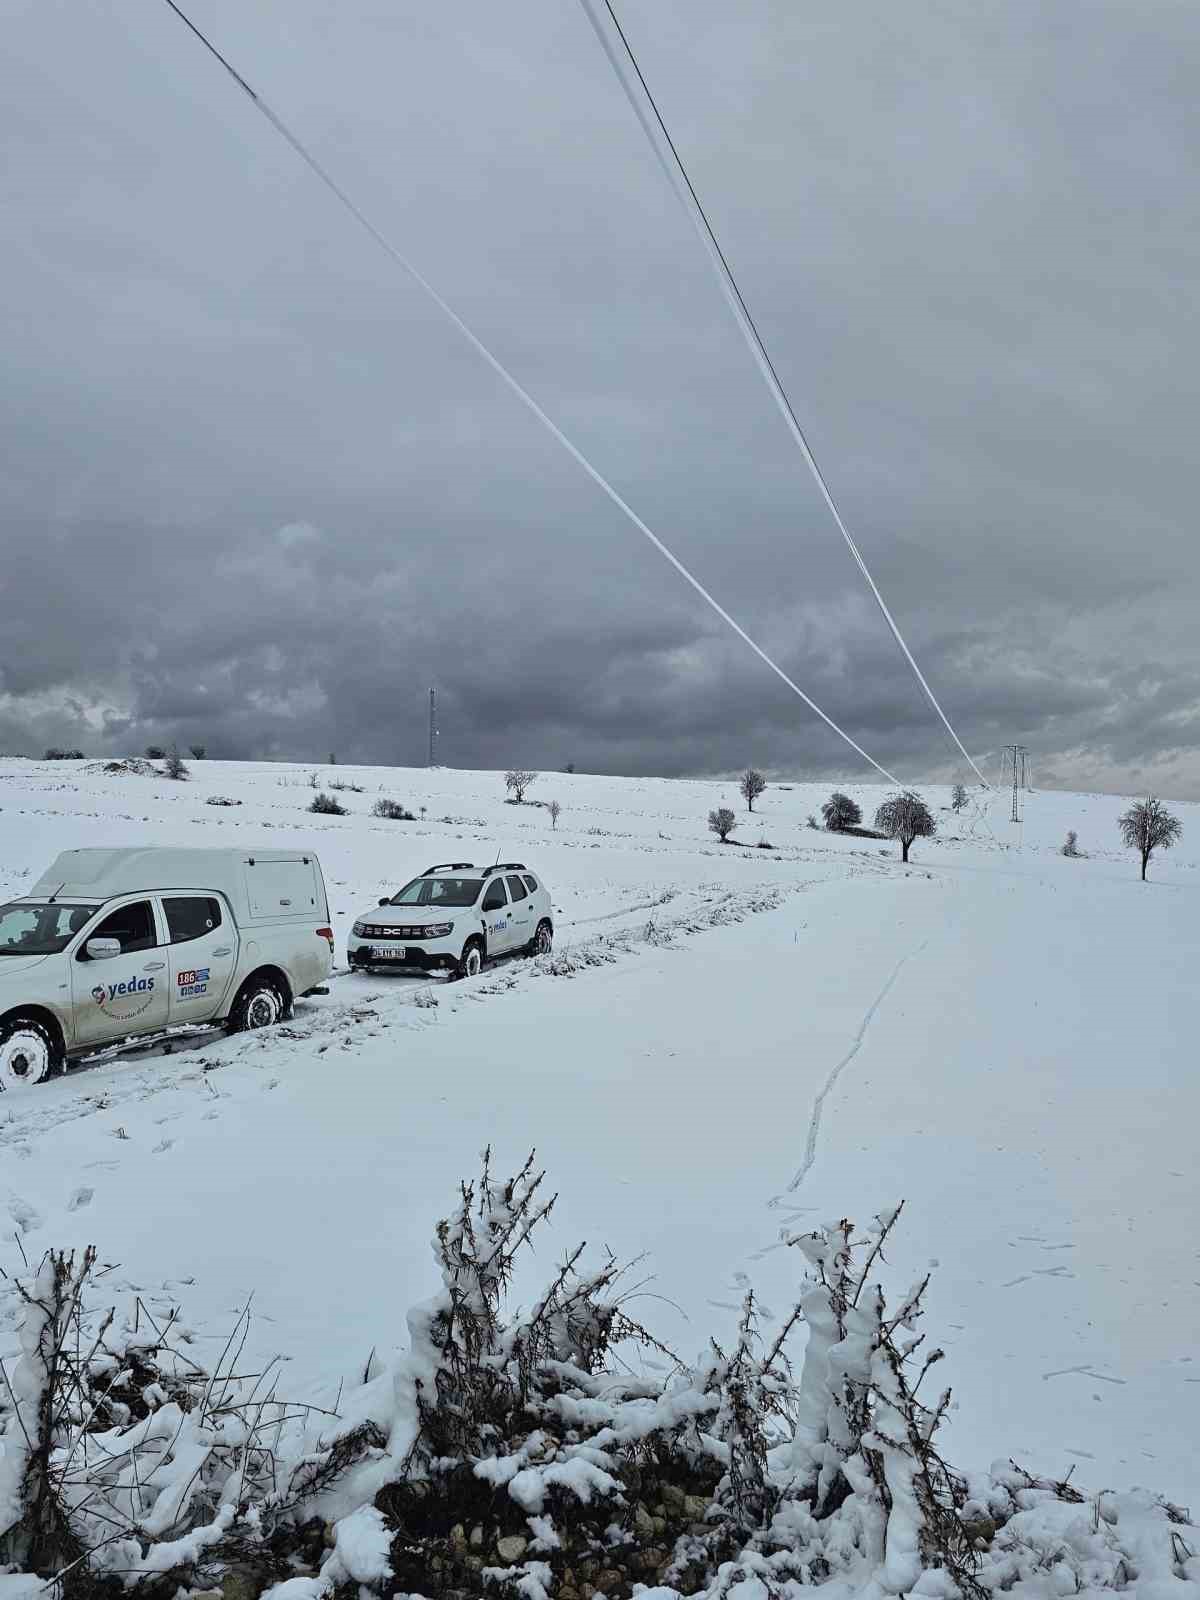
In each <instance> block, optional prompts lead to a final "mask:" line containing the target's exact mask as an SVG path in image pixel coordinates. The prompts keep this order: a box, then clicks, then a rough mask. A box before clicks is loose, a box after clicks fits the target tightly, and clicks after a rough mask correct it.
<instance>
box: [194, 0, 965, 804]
mask: <svg viewBox="0 0 1200 1600" xmlns="http://www.w3.org/2000/svg"><path fill="white" fill-rule="evenodd" d="M165 3H166V4H167V5H168V6H169V7H170V9H171V10H172V11H173V12H174V13H175V15H176V16H177V17H178V18H179V20H180V21H181V22H183V23H186V25H187V27H188V28H189V29H190V30H191V32H192V33H193V34H194V35H195V36H196V38H197V39H198V40H199V41H200V43H201V44H202V45H203V46H204V47H205V49H206V50H207V51H208V52H209V54H210V55H212V56H213V57H214V59H215V60H217V61H218V62H220V64H221V66H222V67H224V69H225V71H226V72H227V73H228V74H229V76H230V77H231V78H232V79H233V81H234V82H235V83H236V84H237V86H238V88H239V89H241V90H243V91H244V93H245V94H246V95H248V96H249V98H250V100H251V102H252V104H253V105H254V106H255V108H256V109H257V110H258V111H261V112H262V114H263V116H264V117H265V118H266V119H267V121H268V122H269V123H270V124H271V126H272V127H273V128H274V129H275V131H276V133H278V134H279V136H280V137H281V138H282V139H284V140H285V141H286V142H287V143H288V144H289V145H290V146H291V147H292V149H293V150H294V151H295V152H296V154H297V155H298V156H299V157H300V159H301V161H303V162H304V164H305V166H307V167H308V168H309V170H310V171H311V172H312V173H313V174H314V176H316V177H317V178H319V179H320V181H321V182H322V183H323V184H324V185H325V187H326V188H327V189H328V190H329V191H330V193H331V194H333V195H334V196H335V197H336V198H337V199H338V200H339V201H340V202H341V204H342V205H343V206H345V208H346V210H347V211H349V213H350V215H351V216H352V217H353V218H354V219H355V221H356V222H358V223H359V224H360V225H361V226H362V227H363V228H365V229H366V231H367V232H368V233H369V234H370V235H371V237H372V239H374V240H375V243H376V244H377V245H379V246H380V248H381V249H383V250H385V251H386V252H387V254H388V255H389V256H391V258H392V260H393V261H394V262H395V263H396V264H397V266H399V267H401V268H402V269H403V271H404V272H406V273H407V274H408V276H409V277H410V278H411V279H412V281H413V282H414V283H415V284H416V285H417V286H418V288H420V289H422V290H423V291H424V292H425V294H427V295H428V296H429V298H430V299H431V300H432V301H433V303H434V305H435V306H437V308H438V310H439V311H441V312H442V313H443V314H444V315H445V316H446V317H447V318H448V319H449V321H450V322H452V323H453V324H454V326H455V327H456V328H457V329H458V331H459V333H461V334H462V336H463V338H464V339H465V340H466V341H467V343H468V344H469V345H470V346H471V348H472V349H473V350H474V351H475V352H476V354H477V355H479V356H481V357H482V358H483V360H484V361H486V362H487V364H488V366H489V367H491V369H492V371H493V372H494V373H495V374H496V376H497V377H498V378H500V379H502V380H503V382H504V383H505V384H506V385H507V386H508V388H509V389H511V390H512V392H513V394H515V395H516V397H517V399H518V400H520V402H521V403H522V405H524V406H526V407H528V409H529V410H530V411H532V412H533V414H534V416H535V417H536V418H537V419H538V421H539V422H540V423H541V424H542V426H543V427H544V428H546V430H547V431H548V432H549V433H550V434H551V435H552V436H553V437H554V438H555V439H557V441H558V443H559V444H560V445H562V447H563V449H564V450H565V451H566V452H567V454H568V455H569V456H570V457H571V458H572V460H574V461H575V462H577V463H578V465H579V466H581V467H582V468H583V470H584V472H586V473H587V475H588V477H589V478H591V480H592V482H593V483H595V484H596V485H597V486H598V487H599V488H600V489H602V490H603V491H604V493H605V494H606V495H607V496H608V498H609V499H610V500H611V501H612V502H613V504H614V505H615V506H617V507H618V509H619V510H621V511H623V512H624V513H625V515H626V517H628V518H629V520H630V522H632V523H633V525H634V527H635V528H636V529H637V530H638V532H639V533H641V534H644V535H645V537H646V538H647V539H648V540H649V541H650V543H651V544H652V545H653V546H654V548H655V549H656V550H657V551H658V553H659V555H661V556H662V557H663V559H664V560H666V561H669V562H670V564H671V566H673V567H674V568H675V570H676V572H678V573H679V575H680V577H681V578H683V579H684V580H685V581H686V582H687V583H689V584H690V585H691V586H692V588H693V589H694V590H695V591H696V593H697V594H698V595H699V596H700V597H701V599H702V600H704V601H705V602H706V603H707V604H708V605H709V606H711V607H712V609H713V610H714V611H715V612H716V614H717V615H718V616H719V617H720V618H721V620H722V621H723V622H725V623H726V624H727V625H728V626H729V627H730V628H732V629H733V631H734V633H736V634H737V636H738V637H739V639H741V640H742V641H743V643H745V644H748V645H749V646H750V648H751V650H753V651H754V653H755V655H756V656H758V658H759V659H760V660H761V661H763V662H764V663H765V664H766V665H767V666H768V667H770V669H771V671H772V672H773V673H774V674H775V675H776V677H778V678H780V679H781V680H782V681H783V682H784V683H785V684H787V686H788V688H789V689H791V691H792V693H793V694H796V695H798V696H799V697H800V699H801V700H803V702H804V704H805V705H806V706H807V707H808V708H809V710H810V711H812V712H815V714H816V715H817V716H818V717H820V719H821V721H822V722H824V723H825V724H826V726H827V727H829V728H832V729H833V731H834V733H836V734H837V736H838V737H839V739H844V740H845V742H846V743H847V744H848V745H849V746H850V748H851V749H852V750H854V751H855V752H856V753H857V754H858V755H860V756H861V757H862V758H863V760H864V761H866V762H867V763H868V764H869V765H870V766H872V767H874V768H875V770H876V772H880V773H882V774H883V776H884V777H885V778H886V779H887V780H888V782H889V783H894V784H897V785H899V783H900V780H899V779H898V778H895V777H893V776H892V774H891V773H890V772H889V771H888V770H887V768H886V767H882V766H880V764H879V762H878V761H876V760H875V758H874V757H873V756H869V755H868V754H867V752H866V751H865V750H864V749H863V748H862V746H861V745H859V744H857V743H856V742H855V741H854V740H853V739H852V738H851V737H850V735H849V734H848V733H847V732H846V731H845V729H843V728H839V727H838V725H837V723H836V722H835V721H834V720H833V718H832V717H830V716H827V715H826V713H825V712H824V711H822V710H821V708H820V706H819V705H818V704H817V703H816V701H815V700H811V699H810V698H809V697H808V695H806V694H805V692H804V690H803V689H801V688H800V686H799V684H797V683H794V682H793V681H792V679H791V678H790V677H789V676H788V675H787V673H786V672H785V671H784V670H783V668H782V667H781V666H779V665H778V664H777V663H776V662H774V661H773V660H772V659H771V657H770V656H769V655H768V654H767V652H766V651H765V650H764V649H763V648H762V646H761V645H759V644H756V643H755V641H754V640H753V639H752V638H751V637H750V635H749V634H748V633H747V632H746V630H745V629H744V628H743V627H742V625H741V624H740V623H739V622H735V621H734V619H733V617H731V616H730V614H729V612H728V611H726V610H725V608H724V606H722V605H721V604H720V602H719V601H717V600H715V599H714V598H713V596H712V595H711V594H710V593H709V592H708V590H707V589H706V588H705V587H704V585H703V584H702V583H701V582H700V580H699V578H696V577H693V575H692V573H691V572H689V571H688V569H687V567H685V566H684V564H683V562H682V561H680V560H679V558H678V557H677V556H675V555H673V554H672V552H671V551H670V550H668V548H667V546H666V545H665V544H664V543H663V542H662V540H661V539H660V538H659V537H658V535H657V534H656V533H654V532H653V531H652V530H651V529H650V528H649V527H648V526H647V525H646V523H644V522H643V521H642V519H641V517H639V516H638V514H637V512H636V511H634V509H633V508H632V506H630V505H629V504H628V503H627V502H626V501H625V500H623V499H622V498H621V496H620V495H619V494H618V493H617V491H616V490H615V489H614V488H613V486H612V484H611V483H609V481H608V479H607V478H605V477H604V476H603V474H602V473H601V472H599V471H598V470H597V468H595V467H594V466H593V465H592V464H591V462H590V461H589V460H588V459H587V457H586V456H585V455H584V454H583V452H582V451H581V450H579V449H578V448H577V447H576V446H575V445H574V444H572V443H571V441H570V439H568V438H567V436H566V434H565V433H564V432H563V431H562V429H561V428H560V427H559V426H558V424H557V423H556V422H554V421H552V420H551V418H550V417H549V416H548V415H547V413H546V412H545V411H543V410H542V408H541V406H540V405H538V403H537V401H536V400H535V399H534V398H533V396H532V395H531V394H530V393H529V391H528V390H527V389H525V388H523V387H522V385H521V384H520V383H519V382H518V381H517V379H516V378H514V377H513V375H512V373H511V372H509V370H508V368H507V367H505V366H504V365H503V363H502V362H501V361H500V360H499V359H498V358H497V357H496V356H494V355H493V354H492V352H491V351H490V350H489V349H488V347H487V346H486V345H485V344H484V343H483V341H482V339H480V338H478V337H477V336H476V335H475V334H474V333H473V332H472V331H471V329H470V328H469V327H468V326H467V324H466V323H465V322H464V321H463V319H462V318H461V317H460V316H459V315H458V313H457V312H456V311H454V310H453V309H452V307H451V306H450V305H448V304H447V302H446V301H445V300H443V299H442V297H441V295H440V294H438V292H437V290H436V289H435V288H434V287H433V285H432V284H431V283H429V282H428V280H427V279H425V278H424V277H422V276H421V274H420V273H419V272H418V271H417V269H416V267H414V266H413V264H412V262H411V261H409V260H408V258H407V257H406V256H404V255H402V254H401V253H400V251H399V250H398V249H397V248H396V246H395V245H394V244H392V243H391V241H390V240H389V239H388V238H387V237H386V236H385V235H384V234H382V233H381V232H380V231H379V229H378V228H377V227H376V226H375V224H374V223H373V222H372V221H371V220H370V219H369V218H368V217H367V216H366V215H365V213H364V212H362V211H360V210H359V208H358V206H357V205H355V203H354V201H353V200H351V198H350V196H349V195H348V194H347V193H346V191H345V190H344V189H343V188H341V186H340V185H339V184H338V183H337V182H336V180H335V179H334V178H332V177H331V176H330V175H329V173H328V172H326V170H325V168H324V167H323V166H321V164H320V162H319V161H318V160H317V159H316V157H315V156H314V155H312V154H310V152H309V151H308V150H307V149H306V148H305V146H304V145H303V144H301V142H300V140H299V139H298V138H297V137H296V135H295V134H294V133H293V132H292V131H291V129H290V128H289V127H288V126H287V124H286V123H285V122H284V121H283V120H282V118H280V117H279V116H277V115H276V113H275V112H274V111H272V110H271V108H270V106H269V105H268V104H267V102H266V101H265V100H264V99H263V97H262V96H261V95H260V94H258V93H256V91H255V90H254V89H252V88H251V87H250V85H249V84H248V83H247V82H246V80H245V78H243V77H242V75H241V73H240V72H238V71H236V70H235V68H234V67H232V66H231V65H230V63H229V62H228V61H227V60H226V59H225V57H224V56H223V55H222V54H221V52H220V51H219V50H218V49H217V47H216V46H215V45H214V44H213V43H212V41H211V40H210V39H209V38H208V37H207V36H206V35H205V34H203V33H201V31H200V29H199V28H198V27H197V26H196V24H195V23H194V22H193V21H192V20H191V19H190V18H189V17H188V16H187V15H186V14H185V13H184V12H183V11H181V10H180V8H179V6H177V5H176V3H175V0H165ZM968 759H969V758H968Z"/></svg>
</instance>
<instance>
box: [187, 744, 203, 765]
mask: <svg viewBox="0 0 1200 1600" xmlns="http://www.w3.org/2000/svg"><path fill="white" fill-rule="evenodd" d="M206 748H207V747H206V746H205V745H202V744H191V745H189V746H188V749H189V750H190V751H191V752H192V759H193V761H203V760H204V752H205V749H206Z"/></svg>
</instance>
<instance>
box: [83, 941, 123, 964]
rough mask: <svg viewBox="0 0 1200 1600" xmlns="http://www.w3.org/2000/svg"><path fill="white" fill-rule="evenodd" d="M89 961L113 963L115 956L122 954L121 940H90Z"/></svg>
mask: <svg viewBox="0 0 1200 1600" xmlns="http://www.w3.org/2000/svg"><path fill="white" fill-rule="evenodd" d="M87 954H88V960H89V961H111V960H112V959H113V957H114V956H119V955H120V954H121V941H120V940H119V939H89V940H88V942H87Z"/></svg>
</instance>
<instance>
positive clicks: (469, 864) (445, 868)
mask: <svg viewBox="0 0 1200 1600" xmlns="http://www.w3.org/2000/svg"><path fill="white" fill-rule="evenodd" d="M464 867H465V868H467V869H468V871H470V872H474V871H475V863H474V862H473V861H435V862H434V864H433V866H432V867H426V868H425V871H424V872H423V873H422V874H421V876H422V877H423V878H427V877H428V876H429V874H430V873H431V872H461V871H462V870H463V868H464Z"/></svg>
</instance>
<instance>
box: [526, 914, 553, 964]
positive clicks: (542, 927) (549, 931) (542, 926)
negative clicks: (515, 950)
mask: <svg viewBox="0 0 1200 1600" xmlns="http://www.w3.org/2000/svg"><path fill="white" fill-rule="evenodd" d="M529 948H530V951H531V952H532V953H533V954H534V955H535V956H548V955H549V954H550V952H551V950H553V948H554V929H553V928H552V927H551V926H550V923H549V922H548V921H547V920H546V919H545V918H543V919H542V921H541V922H539V923H538V925H537V932H536V933H535V934H534V936H533V943H532V944H531V945H530V946H529Z"/></svg>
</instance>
